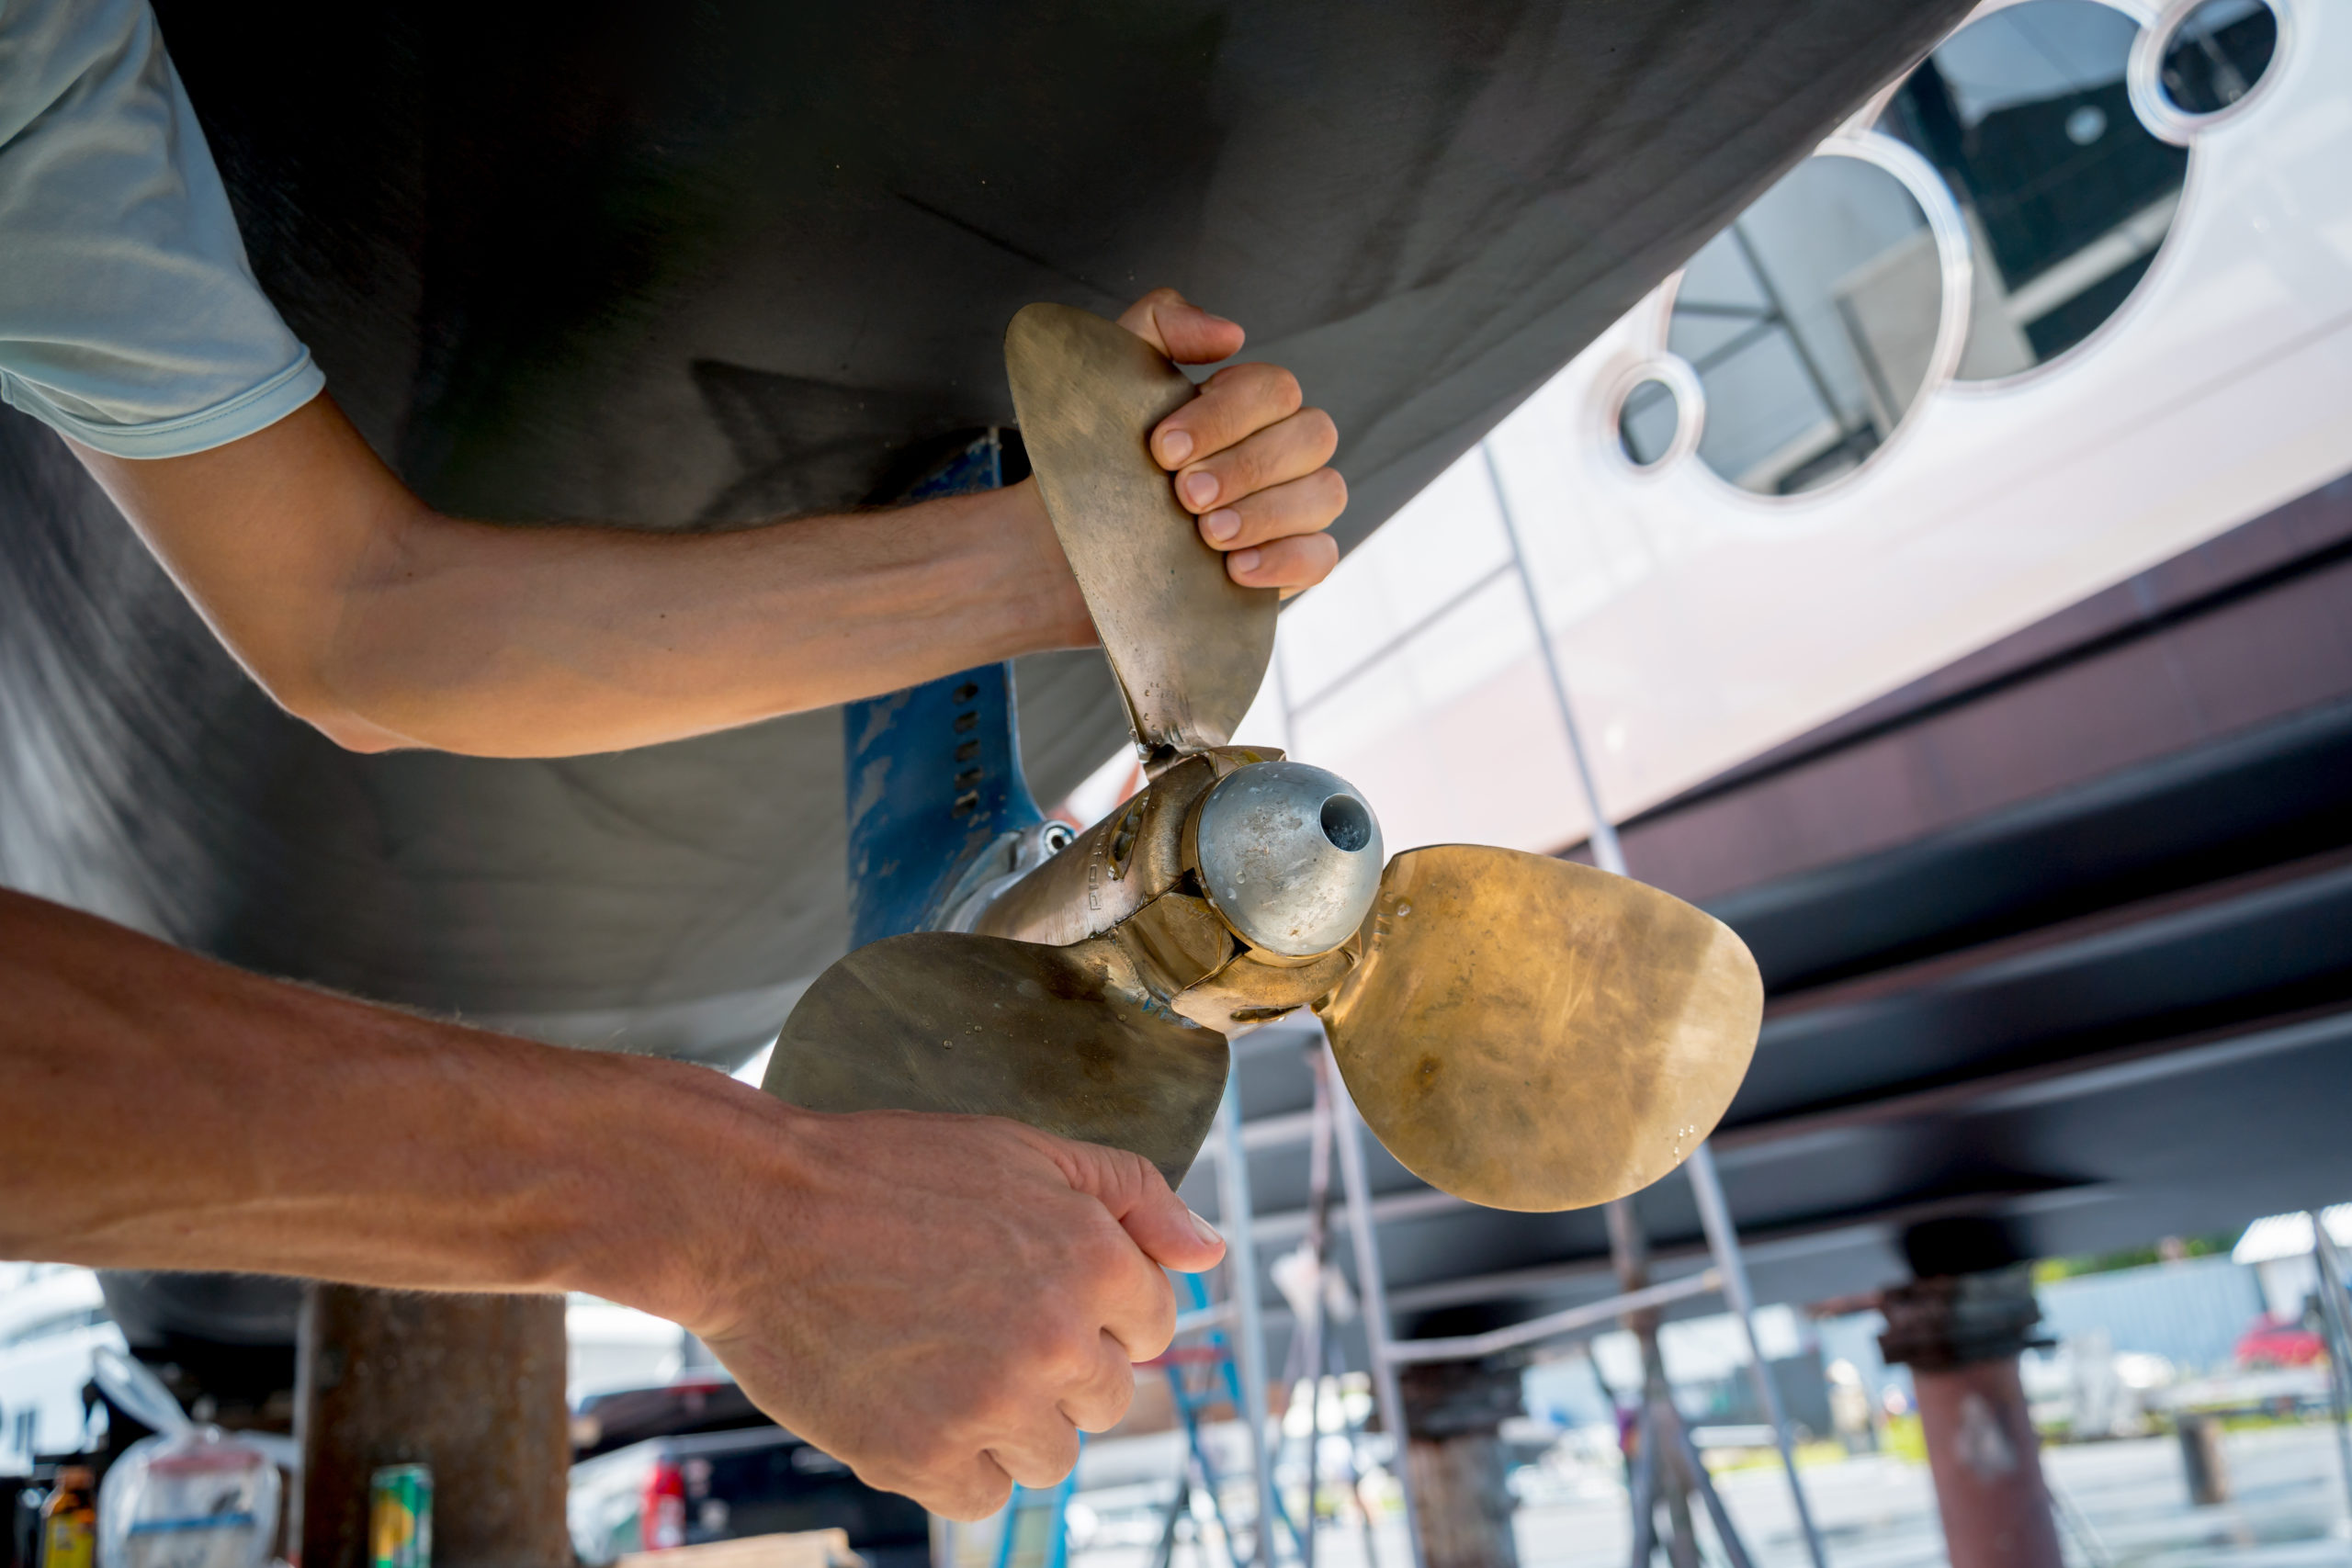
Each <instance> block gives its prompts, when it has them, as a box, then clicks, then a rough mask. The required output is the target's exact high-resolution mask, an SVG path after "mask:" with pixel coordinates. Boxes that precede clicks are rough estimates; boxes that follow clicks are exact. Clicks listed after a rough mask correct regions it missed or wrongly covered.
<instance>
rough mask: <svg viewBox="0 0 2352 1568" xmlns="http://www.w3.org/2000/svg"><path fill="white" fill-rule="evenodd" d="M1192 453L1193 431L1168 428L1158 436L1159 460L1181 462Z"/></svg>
mask: <svg viewBox="0 0 2352 1568" xmlns="http://www.w3.org/2000/svg"><path fill="white" fill-rule="evenodd" d="M1192 455H1193V433H1192V432H1191V431H1189V430H1170V431H1168V432H1167V433H1165V434H1162V435H1161V436H1160V438H1159V460H1160V461H1161V462H1163V463H1181V462H1182V461H1183V460H1184V459H1185V458H1187V457H1191V456H1192Z"/></svg>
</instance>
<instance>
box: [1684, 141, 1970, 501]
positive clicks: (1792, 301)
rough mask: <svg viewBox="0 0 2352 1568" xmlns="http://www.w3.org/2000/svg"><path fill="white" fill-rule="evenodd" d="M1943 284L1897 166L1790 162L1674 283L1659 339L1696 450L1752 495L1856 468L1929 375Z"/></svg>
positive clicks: (1814, 484) (1930, 235)
mask: <svg viewBox="0 0 2352 1568" xmlns="http://www.w3.org/2000/svg"><path fill="white" fill-rule="evenodd" d="M1943 294H1944V264H1943V260H1942V253H1941V250H1940V248H1939V244H1938V242H1937V237H1936V234H1935V231H1934V230H1933V228H1932V226H1931V225H1930V223H1929V221H1928V216H1927V213H1926V211H1925V209H1923V208H1922V207H1921V205H1920V202H1919V198H1918V197H1917V196H1915V195H1913V194H1912V191H1911V188H1910V187H1909V186H1906V185H1905V183H1904V182H1903V180H1902V179H1901V178H1898V177H1897V176H1896V175H1894V173H1893V172H1891V170H1890V169H1889V168H1887V167H1885V166H1883V165H1882V164H1879V163H1877V162H1873V161H1871V160H1870V159H1868V158H1864V157H1860V156H1853V155H1847V154H1838V155H1831V154H1827V153H1825V154H1822V155H1818V156H1815V157H1813V158H1808V159H1807V160H1805V162H1804V163H1803V164H1798V165H1797V167H1796V168H1795V169H1793V170H1792V171H1791V172H1790V173H1789V174H1787V175H1784V176H1782V178H1781V181H1780V183H1779V184H1777V185H1775V186H1772V188H1771V189H1770V190H1768V191H1766V192H1765V193H1764V195H1763V196H1762V197H1758V199H1757V200H1756V201H1755V202H1754V203H1753V204H1752V205H1751V206H1749V207H1748V209H1747V210H1746V211H1744V212H1742V213H1741V214H1740V215H1739V217H1738V218H1736V219H1735V220H1733V222H1732V224H1731V226H1730V227H1729V228H1727V229H1725V230H1724V231H1723V232H1722V233H1720V234H1718V235H1716V236H1715V237H1714V239H1713V240H1711V241H1709V242H1708V243H1707V244H1706V246H1705V247H1704V248H1703V249H1702V250H1701V251H1700V252H1699V254H1697V255H1696V256H1694V257H1692V258H1691V264H1690V265H1689V266H1688V267H1686V268H1685V269H1684V271H1683V275H1682V281H1681V285H1680V287H1679V288H1677V289H1676V291H1675V296H1674V304H1673V315H1672V317H1671V320H1670V321H1669V323H1668V329H1667V347H1668V350H1669V351H1670V352H1671V353H1672V354H1673V355H1676V356H1678V357H1679V358H1680V359H1682V360H1683V361H1685V362H1686V363H1688V364H1689V365H1690V367H1691V369H1692V370H1693V371H1695V372H1696V373H1697V376H1698V384H1699V388H1700V389H1701V391H1702V394H1703V396H1704V399H1705V406H1706V419H1705V423H1704V424H1703V426H1702V430H1701V432H1700V434H1699V443H1698V451H1699V457H1700V460H1701V461H1702V462H1703V463H1705V464H1706V465H1707V467H1708V468H1711V469H1713V471H1714V472H1715V474H1716V475H1717V476H1719V477H1720V478H1722V479H1726V480H1728V481H1729V482H1731V483H1732V484H1735V485H1737V486H1738V487H1739V488H1740V489H1742V490H1746V491H1752V492H1754V493H1756V494H1758V495H1793V494H1798V493H1801V492H1803V491H1811V490H1817V489H1819V488H1820V487H1821V486H1823V485H1826V484H1828V483H1830V482H1832V481H1833V480H1835V479H1838V478H1840V477H1842V476H1844V475H1846V474H1848V473H1850V472H1852V471H1853V470H1854V469H1856V468H1860V466H1861V465H1862V464H1863V463H1864V462H1866V461H1867V460H1868V459H1869V457H1870V456H1871V453H1872V452H1874V451H1876V450H1877V449H1878V448H1879V447H1880V446H1883V444H1884V443H1885V442H1886V441H1887V439H1888V438H1889V437H1890V436H1892V435H1893V434H1894V428H1895V426H1896V425H1897V424H1899V423H1901V422H1902V419H1903V416H1904V415H1905V413H1906V412H1908V411H1909V409H1910V407H1911V405H1912V403H1913V402H1914V401H1915V400H1917V397H1918V395H1919V392H1920V389H1922V388H1923V387H1924V386H1925V385H1926V384H1927V380H1928V370H1929V367H1930V366H1931V364H1932V363H1933V362H1934V360H1935V356H1936V350H1937V344H1938V339H1939V332H1940V330H1941V323H1942V320H1943V314H1944V311H1943Z"/></svg>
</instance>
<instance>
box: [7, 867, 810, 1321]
mask: <svg viewBox="0 0 2352 1568" xmlns="http://www.w3.org/2000/svg"><path fill="white" fill-rule="evenodd" d="M0 994H5V995H6V997H7V998H9V1005H8V1008H7V1009H6V1012H5V1014H0V1080H5V1081H6V1083H7V1085H8V1103H9V1123H10V1125H9V1131H8V1134H7V1136H6V1138H5V1139H0V1193H5V1194H6V1201H5V1202H0V1257H6V1258H33V1259H40V1260H46V1261H54V1262H67V1263H81V1264H86V1265H89V1266H92V1267H98V1268H107V1267H118V1268H139V1269H230V1270H237V1271H252V1272H257V1273H275V1274H292V1275H303V1276H311V1277H316V1278H322V1279H332V1280H346V1281H349V1282H352V1283H356V1284H372V1285H382V1286H390V1287H401V1288H410V1289H422V1290H456V1291H558V1290H566V1289H582V1290H590V1291H594V1292H598V1293H600V1294H605V1295H610V1296H614V1297H616V1298H617V1299H625V1300H628V1301H630V1302H631V1304H634V1305H639V1306H642V1307H645V1308H647V1309H648V1310H651V1311H656V1312H661V1313H663V1314H667V1315H670V1316H672V1317H675V1318H681V1319H684V1320H686V1321H688V1322H693V1321H695V1320H696V1319H697V1317H699V1316H701V1315H703V1314H705V1312H706V1310H707V1303H705V1302H704V1301H703V1300H702V1298H701V1294H700V1292H701V1290H702V1288H703V1282H704V1281H705V1280H707V1279H709V1278H710V1277H712V1276H713V1275H714V1274H715V1273H716V1272H717V1270H716V1269H713V1268H712V1267H711V1266H710V1265H711V1264H712V1261H713V1260H712V1259H709V1258H696V1257H695V1256H694V1255H693V1251H692V1247H693V1239H692V1238H693V1237H694V1235H695V1234H696V1232H695V1228H694V1227H693V1226H691V1225H688V1224H681V1223H679V1221H680V1218H681V1217H682V1216H686V1215H695V1214H698V1213H707V1211H708V1210H709V1209H710V1207H711V1206H712V1205H713V1204H714V1203H715V1202H716V1203H720V1204H723V1203H724V1202H725V1201H726V1198H725V1193H724V1191H723V1190H722V1187H723V1183H724V1181H725V1180H726V1179H727V1176H728V1173H729V1172H734V1173H737V1174H738V1175H740V1174H741V1172H743V1171H744V1170H745V1168H746V1159H747V1157H748V1158H749V1159H750V1160H751V1161H752V1163H753V1164H754V1165H756V1164H759V1163H762V1162H764V1163H766V1164H769V1165H772V1166H776V1167H778V1168H779V1171H780V1170H781V1168H782V1167H783V1166H784V1165H785V1164H786V1163H788V1162H789V1160H790V1158H791V1151H790V1150H789V1148H788V1146H787V1145H788V1141H789V1140H788V1137H779V1136H775V1135H774V1134H775V1133H777V1132H778V1131H779V1130H780V1129H781V1127H782V1125H783V1123H784V1122H785V1121H786V1118H788V1117H789V1116H790V1115H791V1114H792V1113H790V1112H788V1111H786V1108H784V1107H782V1106H773V1102H769V1101H767V1100H764V1097H761V1096H758V1095H756V1094H753V1093H752V1091H749V1090H746V1089H744V1088H743V1087H742V1086H741V1085H740V1084H737V1083H734V1082H733V1081H731V1080H729V1079H728V1078H726V1077H723V1076H721V1075H719V1074H717V1073H714V1072H711V1071H710V1070H708V1069H707V1068H702V1067H695V1066H686V1065H683V1064H677V1063H668V1062H655V1061H649V1060H646V1059H643V1058H635V1057H622V1056H612V1055H600V1054H596V1053H590V1052H572V1051H563V1050H559V1049H556V1048H554V1047H550V1046H545V1045H538V1044H534V1043H530V1042H527V1041H522V1040H516V1039H512V1038H508V1037H504V1036H499V1035H493V1034H489V1033H485V1032H481V1031H476V1030H469V1029H464V1028H460V1027H458V1026H456V1025H453V1024H447V1023H443V1022H439V1021H434V1020H431V1019H425V1018H419V1017H415V1016H412V1015H409V1014H404V1013H399V1012H393V1011H390V1010H384V1009H380V1008H374V1007H369V1006H366V1005H364V1004H361V1003H358V1002H354V1001H351V1000H348V999H346V998H341V997H336V996H333V995H329V994H326V993H323V992H318V991H311V990H308V989H304V988H301V987H292V986H287V985H283V984H280V983H277V982H273V981H269V980H265V979H262V978H259V977H258V976H251V975H247V974H243V973H242V972H240V971H237V970H233V969H230V968H227V967H225V966H223V965H220V964H213V963H210V962H208V961H206V960H204V959H200V958H197V957H193V956H191V955H189V954H187V953H181V952H179V951H177V950H175V949H173V948H170V947H167V946H165V945H164V944H163V943H161V942H153V941H151V940H149V939H148V938H145V937H142V936H140V935H137V934H136V933H134V932H130V931H125V930H123V929H121V928H120V927H117V926H113V925H110V924H108V923H107V922H105V921H102V920H98V919H92V918H91V917H88V916H85V915H81V914H78V913H76V912H74V911H72V910H68V909H64V908H59V907H58V906H55V905H51V904H48V903H45V902H43V901H41V900H39V899H35V898H30V897H25V896H24V895H21V894H17V893H9V892H0ZM771 1107H772V1108H773V1110H774V1111H775V1112H778V1113H780V1114H779V1115H778V1116H776V1117H775V1118H773V1120H775V1122H777V1126H776V1127H774V1128H771V1127H768V1126H765V1125H763V1120H764V1119H767V1112H768V1111H769V1110H770V1109H771ZM739 1145H740V1146H739ZM624 1171H626V1173H627V1174H626V1178H625V1179H624V1177H623V1175H622V1173H623V1172H624ZM777 1239H778V1241H779V1243H781V1242H782V1241H783V1239H784V1238H777Z"/></svg>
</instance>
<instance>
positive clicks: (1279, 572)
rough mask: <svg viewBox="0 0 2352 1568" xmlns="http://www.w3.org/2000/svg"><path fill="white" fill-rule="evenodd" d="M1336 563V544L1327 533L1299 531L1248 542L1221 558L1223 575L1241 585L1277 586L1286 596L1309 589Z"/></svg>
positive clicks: (1337, 553)
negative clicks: (1265, 541)
mask: <svg viewBox="0 0 2352 1568" xmlns="http://www.w3.org/2000/svg"><path fill="white" fill-rule="evenodd" d="M1339 564H1340V544H1339V541H1338V540H1336V539H1334V538H1332V537H1331V536H1330V535H1329V534H1301V535H1298V536H1295V537H1293V538H1288V539H1276V540H1274V541H1273V542H1272V544H1267V545H1252V546H1250V547H1249V548H1248V549H1246V550H1235V551H1234V552H1233V553H1232V554H1230V555H1228V556H1227V557H1226V558H1225V570H1226V573H1227V576H1229V577H1231V578H1232V579H1233V581H1236V582H1238V583H1239V584H1241V586H1242V587H1244V588H1279V589H1281V590H1282V591H1283V598H1285V599H1287V598H1289V597H1290V596H1291V595H1292V594H1294V593H1295V592H1298V591H1299V590H1300V589H1302V588H1312V587H1314V586H1315V585H1316V584H1317V583H1318V582H1320V581H1323V580H1324V579H1325V578H1327V577H1329V576H1330V575H1331V569H1332V568H1333V567H1335V566H1337V565H1339Z"/></svg>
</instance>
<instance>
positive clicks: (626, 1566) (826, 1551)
mask: <svg viewBox="0 0 2352 1568" xmlns="http://www.w3.org/2000/svg"><path fill="white" fill-rule="evenodd" d="M613 1568H865V1558H863V1557H860V1556H859V1555H858V1554H857V1553H856V1552H854V1551H851V1550H850V1549H849V1531H847V1530H842V1529H831V1530H802V1531H799V1532H797V1533H796V1534H792V1535H747V1536H744V1537H742V1538H741V1539H740V1540H712V1541H705V1542H704V1543H703V1544H702V1545H700V1546H676V1547H672V1548H670V1549H669V1550H668V1551H632V1552H629V1553H628V1554H627V1555H626V1556H624V1557H622V1558H620V1559H619V1560H618V1561H617V1562H615V1563H614V1564H613Z"/></svg>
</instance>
